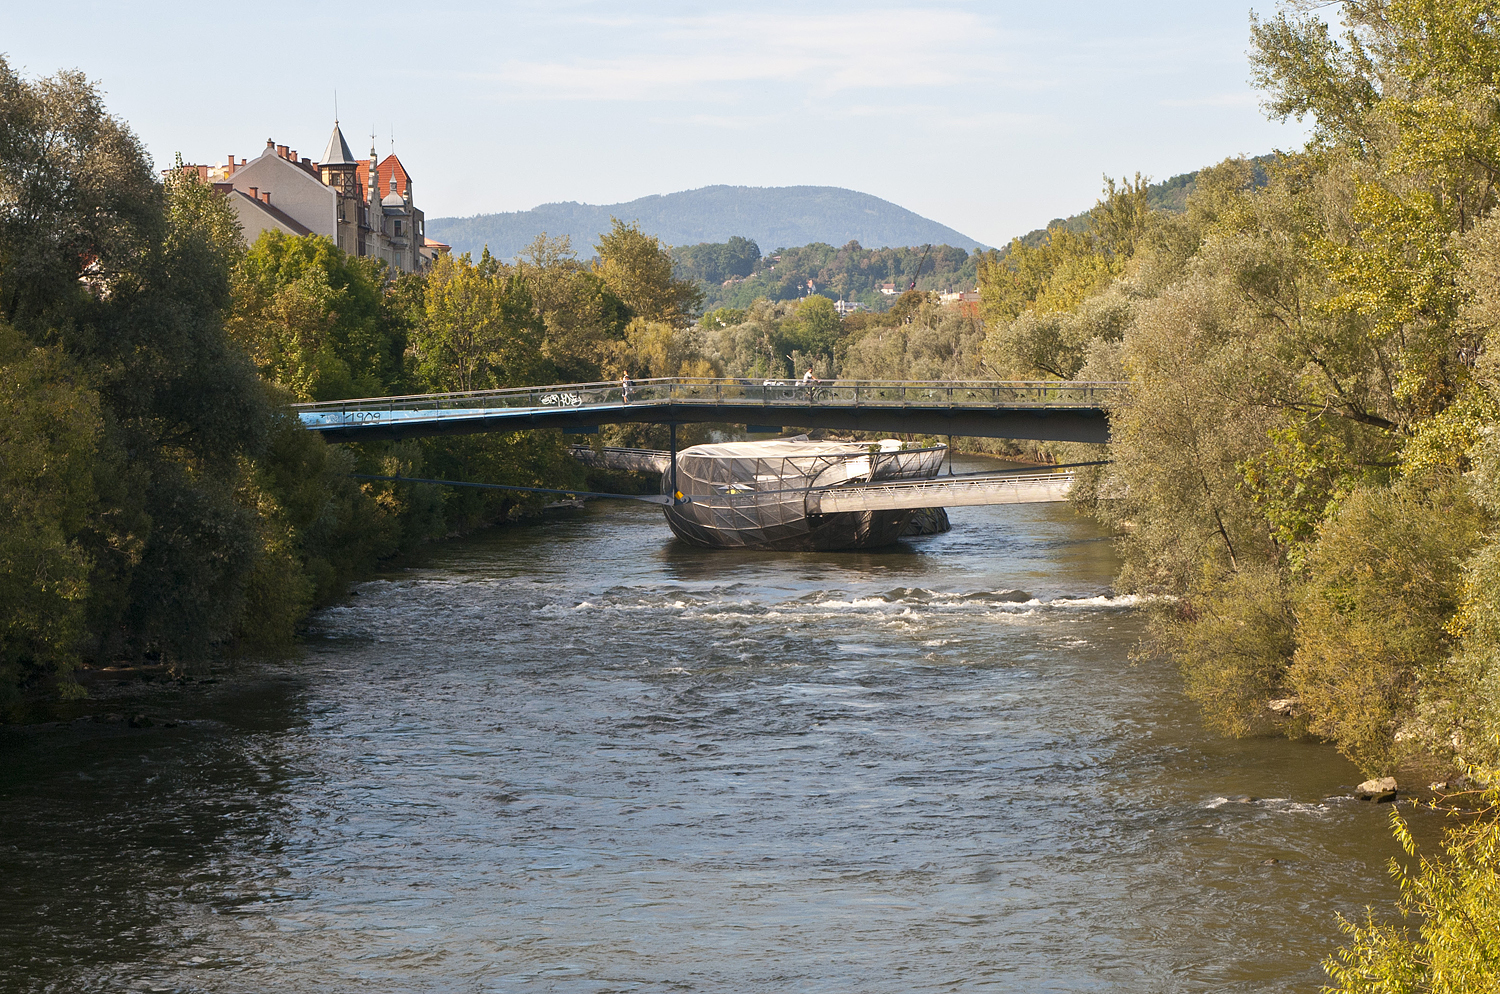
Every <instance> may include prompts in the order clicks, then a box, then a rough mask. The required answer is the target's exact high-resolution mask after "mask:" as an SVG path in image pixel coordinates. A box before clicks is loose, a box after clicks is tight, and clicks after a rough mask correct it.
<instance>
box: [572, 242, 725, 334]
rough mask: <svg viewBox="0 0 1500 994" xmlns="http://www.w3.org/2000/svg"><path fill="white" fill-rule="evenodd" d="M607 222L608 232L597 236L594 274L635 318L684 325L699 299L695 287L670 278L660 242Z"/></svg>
mask: <svg viewBox="0 0 1500 994" xmlns="http://www.w3.org/2000/svg"><path fill="white" fill-rule="evenodd" d="M611 221H612V223H613V226H612V227H611V228H610V230H609V231H607V232H606V233H604V234H602V235H600V236H599V244H598V245H597V246H596V249H597V251H598V252H599V261H598V263H597V264H596V265H595V269H594V271H595V273H596V274H597V275H598V276H599V278H600V279H601V280H603V281H604V284H605V286H607V287H609V289H610V291H611V292H612V293H614V295H615V296H617V297H619V298H620V300H622V301H624V303H625V306H626V307H629V308H630V310H631V313H632V314H634V315H635V316H637V317H642V318H645V319H646V320H647V321H663V322H666V323H667V324H670V325H674V326H676V327H684V326H686V325H687V323H688V322H689V321H691V320H692V317H693V312H694V311H695V310H697V308H698V304H699V302H700V301H701V299H702V297H701V294H700V292H699V290H698V287H697V286H696V285H695V284H694V283H692V282H690V281H688V280H679V279H676V278H675V277H673V275H672V254H671V253H670V252H669V251H667V249H665V248H663V247H662V244H661V242H659V241H658V240H657V239H655V238H653V237H652V236H650V235H647V234H644V233H643V232H642V231H641V229H640V227H639V226H638V225H636V224H633V223H632V224H626V223H625V222H623V221H621V220H620V219H619V218H612V219H611Z"/></svg>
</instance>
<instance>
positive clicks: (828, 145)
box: [0, 0, 1304, 244]
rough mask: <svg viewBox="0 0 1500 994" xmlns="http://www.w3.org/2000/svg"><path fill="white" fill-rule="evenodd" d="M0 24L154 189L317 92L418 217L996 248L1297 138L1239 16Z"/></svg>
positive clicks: (313, 136)
mask: <svg viewBox="0 0 1500 994" xmlns="http://www.w3.org/2000/svg"><path fill="white" fill-rule="evenodd" d="M1271 3H1272V0H1261V2H1260V3H1258V5H1257V9H1259V10H1261V11H1262V12H1267V11H1268V10H1269V9H1270V7H1271ZM3 6H4V7H5V8H7V9H6V11H5V15H4V18H3V27H0V53H4V54H5V55H6V56H7V57H8V58H9V59H10V61H11V63H12V65H13V66H14V67H16V68H17V69H19V70H20V71H21V72H23V73H24V74H27V75H30V76H37V75H46V74H50V73H52V72H55V71H57V70H58V69H63V68H76V69H81V70H82V71H83V72H85V73H86V74H88V75H89V76H90V77H91V78H93V79H94V80H96V81H97V82H98V83H99V84H100V86H101V87H102V88H103V90H104V91H105V93H106V100H107V104H108V106H109V108H110V109H111V111H112V112H114V113H116V114H118V115H120V116H121V117H123V118H125V119H126V120H127V121H129V122H130V124H131V125H132V126H133V127H134V128H135V130H136V132H137V133H138V134H139V135H140V136H141V137H142V138H143V139H144V141H145V142H146V145H147V147H148V148H149V149H150V151H151V153H152V154H153V155H155V156H156V159H157V162H158V163H159V164H161V165H167V164H169V163H170V162H171V161H172V156H173V154H174V153H175V152H179V151H180V152H181V153H182V155H183V157H184V159H186V160H187V161H189V162H193V161H201V162H220V161H223V159H224V158H225V156H226V155H227V154H229V153H230V152H231V151H232V152H233V153H234V154H235V155H242V156H254V155H258V154H259V152H260V150H261V149H262V148H263V147H264V145H265V140H266V139H267V138H274V139H275V140H276V141H277V142H278V143H283V144H287V145H291V146H292V147H294V148H296V149H297V150H298V151H299V152H300V153H301V154H303V155H307V156H311V157H313V158H317V157H318V156H319V155H320V154H321V153H322V151H323V146H324V143H325V142H326V141H327V138H328V133H329V131H330V130H331V127H332V123H333V113H334V91H335V90H337V92H338V106H339V112H340V116H341V118H342V120H343V125H344V132H345V134H346V135H347V136H348V138H349V142H350V145H351V146H352V147H353V148H354V150H355V152H356V154H360V155H363V154H365V153H367V152H368V150H369V147H370V134H371V131H372V130H373V131H375V132H376V133H378V135H379V137H378V139H377V142H376V144H377V146H378V149H379V151H380V153H381V154H382V155H384V154H385V153H386V152H388V151H390V149H391V135H392V133H393V132H394V135H395V150H396V152H397V153H398V154H399V155H400V156H401V160H402V162H403V163H405V164H406V167H407V169H408V170H409V171H410V172H411V174H412V176H413V183H414V189H415V193H416V199H417V202H418V206H420V207H422V208H423V209H424V210H425V211H426V212H427V215H428V216H429V217H438V216H446V215H454V214H460V215H462V214H474V213H488V212H492V211H511V210H525V209H528V208H531V207H534V206H536V205H537V204H540V203H546V202H549V201H558V200H578V201H583V202H586V203H596V204H597V203H615V202H619V201H624V200H632V199H634V198H636V197H641V196H645V195H648V194H653V193H670V192H673V191H676V190H684V189H691V188H694V187H700V186H708V185H711V184H715V183H732V184H744V185H751V186H787V185H793V184H818V185H830V186H844V187H849V188H851V189H855V190H860V191H863V192H865V193H872V194H874V195H876V196H878V197H884V198H885V199H887V200H891V201H894V202H895V203H898V204H900V205H902V206H903V207H907V208H910V209H911V210H914V211H916V212H918V213H919V214H924V215H926V216H927V217H930V218H933V219H934V220H937V221H941V222H942V223H944V224H947V225H950V226H952V227H954V228H957V229H958V230H959V231H962V232H964V233H965V234H968V235H970V236H971V237H973V238H976V239H979V240H982V241H985V242H988V243H991V244H1001V243H1004V242H1005V241H1006V240H1008V239H1009V238H1010V237H1011V236H1012V235H1015V234H1021V233H1024V232H1025V231H1027V230H1030V229H1031V228H1035V227H1038V226H1040V225H1043V224H1045V223H1046V222H1047V221H1048V220H1049V219H1051V218H1054V217H1060V216H1064V215H1068V214H1072V213H1076V212H1077V211H1080V210H1083V209H1086V208H1088V207H1089V206H1091V205H1092V203H1093V201H1094V199H1095V197H1096V196H1097V194H1098V190H1099V186H1100V182H1101V176H1102V175H1103V174H1105V173H1109V174H1111V175H1115V176H1119V175H1125V174H1133V173H1134V172H1136V171H1137V170H1139V171H1140V172H1142V173H1145V174H1147V175H1149V176H1151V177H1153V178H1156V179H1164V178H1166V177H1167V176H1171V175H1173V174H1176V173H1181V172H1187V171H1190V170H1192V169H1196V168H1197V167H1199V166H1202V165H1206V164H1208V163H1211V162H1216V161H1218V160H1220V159H1222V158H1224V157H1225V156H1230V155H1236V154H1240V153H1248V154H1258V153H1261V152H1265V151H1269V150H1270V149H1272V148H1278V147H1279V148H1290V147H1295V146H1297V145H1299V144H1300V143H1301V141H1302V136H1303V133H1304V132H1303V129H1302V128H1301V127H1300V126H1299V125H1297V124H1296V123H1295V122H1293V123H1291V124H1287V125H1280V124H1274V123H1271V122H1268V121H1266V120H1265V118H1264V116H1263V115H1262V113H1261V111H1260V108H1259V97H1258V95H1257V94H1256V93H1255V92H1254V91H1253V90H1252V89H1251V87H1250V85H1249V83H1248V81H1247V80H1248V77H1249V67H1248V63H1247V61H1246V57H1245V51H1246V49H1247V48H1248V44H1249V7H1248V6H1247V5H1241V4H1239V3H1222V2H1214V0H1209V2H1206V3H1205V2H1203V0H1195V2H1188V0H1142V2H1137V3H1122V2H1119V0H1110V2H1093V0H1088V2H1073V3H1039V2H1035V0H1031V2H1011V0H994V2H988V3H979V2H962V0H933V2H928V3H920V2H907V3H881V2H878V0H877V2H868V0H867V2H851V3H843V2H828V3H820V2H803V3H782V2H779V0H775V2H757V3H739V4H733V5H731V4H706V3H689V2H681V3H669V2H664V3H632V2H626V0H616V2H612V3H605V2H589V0H571V2H570V0H549V2H544V3H529V2H511V3H506V2H493V3H481V2H474V3H430V4H429V3H410V2H407V3H401V4H391V3H385V2H368V3H340V4H326V3H319V2H314V0H303V2H298V3H287V2H283V0H263V2H261V3H258V4H182V3H180V2H176V3H171V4H168V3H162V2H157V0H137V2H134V3H130V4H123V3H118V2H112V3H90V2H79V0H72V2H68V3H57V2H53V3H24V4H23V3H21V2H20V0H4V3H3Z"/></svg>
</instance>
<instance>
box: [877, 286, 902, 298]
mask: <svg viewBox="0 0 1500 994" xmlns="http://www.w3.org/2000/svg"><path fill="white" fill-rule="evenodd" d="M880 292H881V293H883V294H885V295H886V296H887V297H894V296H895V295H896V294H898V293H900V292H901V291H899V290H897V289H896V284H894V283H882V284H880Z"/></svg>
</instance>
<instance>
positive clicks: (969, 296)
mask: <svg viewBox="0 0 1500 994" xmlns="http://www.w3.org/2000/svg"><path fill="white" fill-rule="evenodd" d="M978 299H979V294H978V293H975V292H973V291H971V290H945V291H943V292H942V293H940V294H938V300H939V301H940V302H941V303H944V304H957V303H960V302H962V301H974V300H978Z"/></svg>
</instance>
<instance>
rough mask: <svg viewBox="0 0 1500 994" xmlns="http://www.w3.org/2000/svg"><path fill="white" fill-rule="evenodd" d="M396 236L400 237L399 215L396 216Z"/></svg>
mask: <svg viewBox="0 0 1500 994" xmlns="http://www.w3.org/2000/svg"><path fill="white" fill-rule="evenodd" d="M396 237H397V238H400V237H401V219H400V218H399V217H398V218H396Z"/></svg>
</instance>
